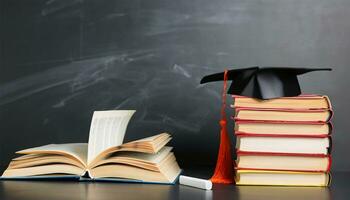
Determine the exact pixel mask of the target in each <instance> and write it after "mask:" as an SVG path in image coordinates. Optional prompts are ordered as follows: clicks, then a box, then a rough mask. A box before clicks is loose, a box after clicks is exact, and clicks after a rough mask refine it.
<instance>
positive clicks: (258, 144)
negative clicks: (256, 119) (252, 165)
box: [236, 134, 332, 155]
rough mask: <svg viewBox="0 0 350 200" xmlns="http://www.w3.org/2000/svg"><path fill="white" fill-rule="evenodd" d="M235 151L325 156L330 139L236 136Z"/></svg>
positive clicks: (328, 149) (328, 151)
mask: <svg viewBox="0 0 350 200" xmlns="http://www.w3.org/2000/svg"><path fill="white" fill-rule="evenodd" d="M236 149H237V150H238V151H243V152H265V153H291V154H294V153H295V154H305V155H306V154H309V155H312V154H314V155H319V154H323V155H327V154H330V153H331V150H332V139H331V137H330V136H328V137H310V136H305V137H303V136H286V135H281V136H278V135H272V136H271V135H269V136H265V135H253V134H240V135H237V140H236Z"/></svg>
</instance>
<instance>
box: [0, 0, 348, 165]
mask: <svg viewBox="0 0 350 200" xmlns="http://www.w3.org/2000/svg"><path fill="white" fill-rule="evenodd" d="M349 8H350V2H349V1H346V0H335V1H332V2H330V1H327V0H321V1H319V0H307V1H298V2H296V1H293V0H286V1H278V0H265V1H263V0H252V1H245V0H236V1H228V0H227V1H209V0H194V1H188V0H178V1H170V0H157V1H154V0H150V1H141V0H119V1H114V0H35V1H34V0H27V1H20V0H3V1H1V4H0V11H1V13H0V14H1V18H0V20H1V21H0V23H1V24H0V25H1V28H0V29H1V30H0V36H1V38H0V41H1V43H0V45H1V46H0V47H1V49H0V50H1V51H0V133H1V137H0V161H1V162H0V163H1V169H3V168H4V167H5V166H6V165H7V163H8V162H9V160H10V159H11V158H12V157H13V156H14V152H15V151H17V150H20V149H23V148H27V147H32V146H38V145H44V144H48V143H66V142H86V141H87V139H88V138H87V137H88V132H89V124H90V120H91V115H92V112H93V111H94V110H106V109H136V110H137V112H136V114H135V116H134V117H133V119H132V121H131V123H130V125H129V127H128V130H127V136H126V138H125V140H126V141H128V140H131V139H136V138H141V137H145V136H149V135H153V134H157V133H159V132H161V131H167V132H170V133H172V135H173V138H174V139H173V141H172V145H173V146H174V147H175V153H176V155H177V157H178V160H179V162H180V164H181V165H190V164H192V165H201V164H207V165H212V164H214V163H215V160H216V154H217V147H218V143H219V138H218V135H219V124H218V120H219V110H220V101H221V100H220V98H221V96H220V95H221V94H220V93H221V90H222V85H221V84H220V83H216V84H209V85H205V86H203V85H200V84H199V80H200V78H201V77H202V76H203V75H206V74H209V73H214V72H220V71H222V70H223V69H225V68H235V67H244V66H247V67H248V66H254V65H260V66H311V67H313V66H314V67H325V66H326V67H327V66H331V67H333V69H334V71H333V72H332V73H331V74H327V73H322V72H320V73H317V74H316V75H314V74H313V75H311V74H310V75H305V76H302V77H301V78H300V81H301V83H302V88H303V91H305V92H307V93H321V94H327V95H329V96H330V98H331V100H332V102H333V105H334V108H335V113H336V114H335V118H334V124H335V134H334V143H335V145H334V155H335V156H334V157H335V158H334V160H335V164H334V166H335V168H336V169H339V170H342V169H350V161H349V159H345V157H346V156H345V155H342V152H346V151H349V150H350V149H349V145H347V144H346V141H347V140H349V139H350V136H349V134H347V133H346V130H347V129H346V128H347V124H346V123H348V122H347V120H346V119H347V115H348V113H349V108H348V106H347V104H348V103H347V102H349V94H348V93H347V92H345V91H347V85H348V83H349V81H348V77H347V74H349V72H350V70H349V69H348V68H347V64H348V63H350V62H349V61H350V57H349V56H348V52H350V43H349V42H348V41H349V35H350V22H349V20H348V19H350V12H348V10H349ZM228 114H229V115H230V114H232V111H230V110H229V111H228ZM230 127H233V126H232V123H231V124H230ZM338 132H339V134H338ZM230 133H232V129H230ZM232 142H234V138H233V136H232Z"/></svg>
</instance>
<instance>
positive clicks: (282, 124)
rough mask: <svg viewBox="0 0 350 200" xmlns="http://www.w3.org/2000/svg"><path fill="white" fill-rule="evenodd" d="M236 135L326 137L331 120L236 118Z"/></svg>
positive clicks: (330, 127) (330, 129) (331, 128)
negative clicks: (299, 120) (298, 120)
mask: <svg viewBox="0 0 350 200" xmlns="http://www.w3.org/2000/svg"><path fill="white" fill-rule="evenodd" d="M234 129H235V134H236V135H261V136H275V135H277V136H296V137H328V136H329V135H331V134H332V130H333V124H332V123H331V122H327V123H325V122H297V121H276V120H275V121H264V120H236V121H235V127H234Z"/></svg>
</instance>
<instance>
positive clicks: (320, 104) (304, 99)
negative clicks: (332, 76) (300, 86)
mask: <svg viewBox="0 0 350 200" xmlns="http://www.w3.org/2000/svg"><path fill="white" fill-rule="evenodd" d="M232 97H233V98H234V103H233V107H235V108H265V109H267V108H271V109H276V108H278V109H309V110H312V109H330V110H331V109H332V105H331V103H330V100H329V98H328V96H325V95H305V94H304V95H299V96H296V97H280V98H275V99H268V100H261V99H255V98H250V97H245V96H239V95H233V96H232Z"/></svg>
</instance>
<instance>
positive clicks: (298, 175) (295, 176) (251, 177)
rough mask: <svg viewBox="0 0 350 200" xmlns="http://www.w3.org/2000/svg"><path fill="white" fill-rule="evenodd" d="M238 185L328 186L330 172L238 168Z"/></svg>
mask: <svg viewBox="0 0 350 200" xmlns="http://www.w3.org/2000/svg"><path fill="white" fill-rule="evenodd" d="M235 179H236V184H237V185H276V186H328V185H329V184H330V181H331V176H330V174H329V173H323V172H292V171H264V170H237V171H236V178H235Z"/></svg>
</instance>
